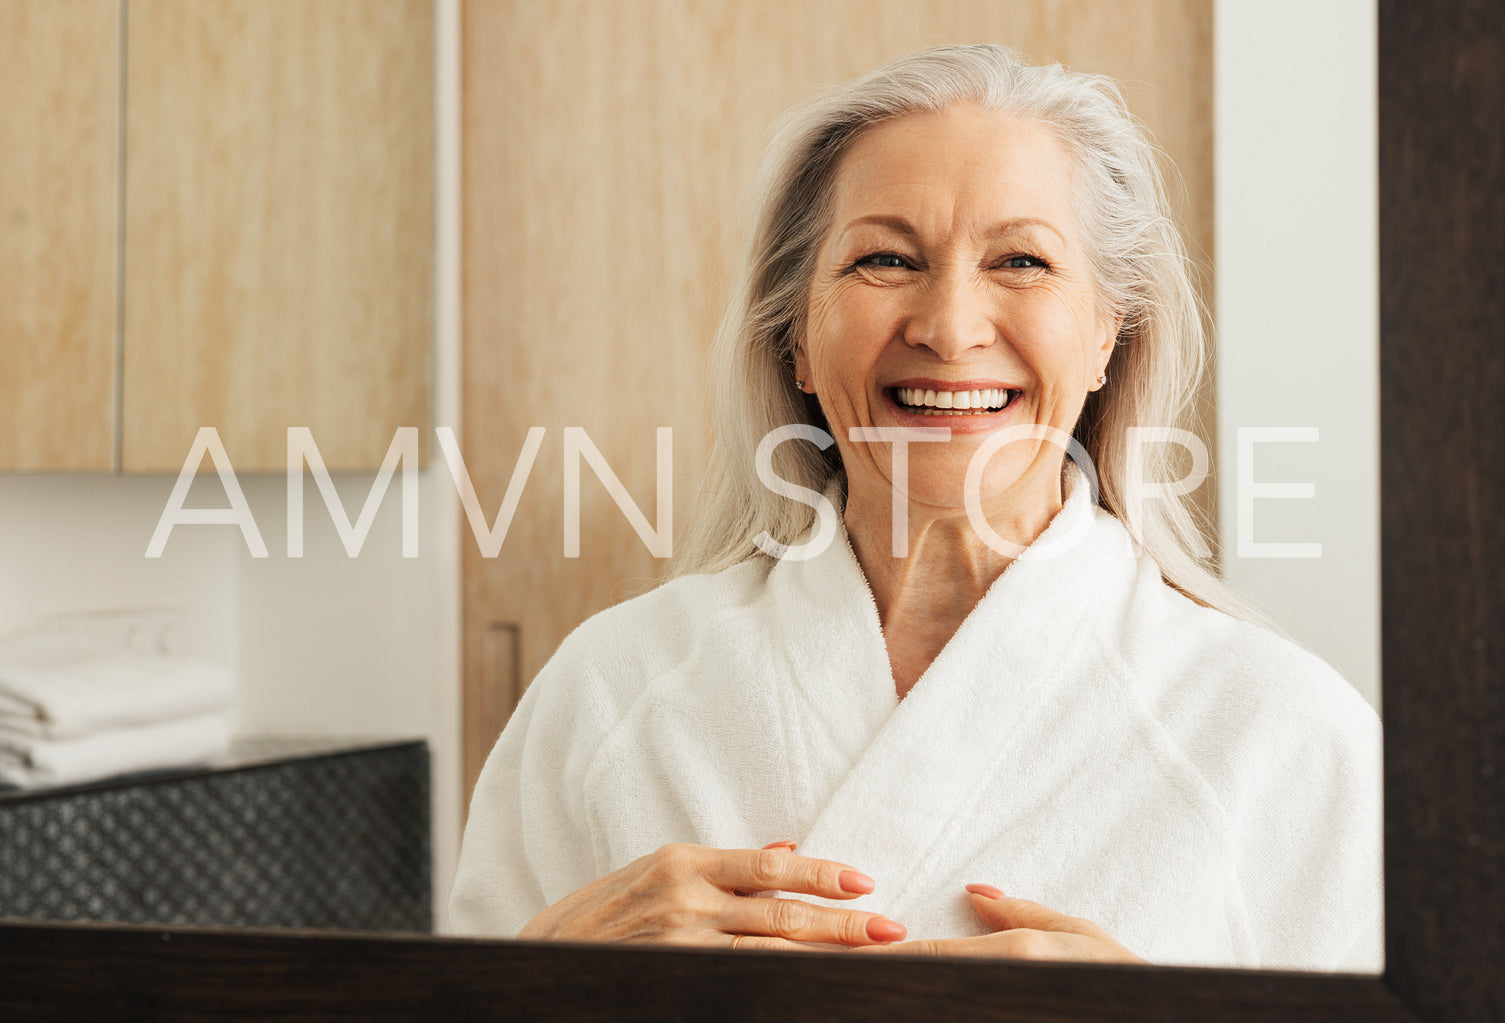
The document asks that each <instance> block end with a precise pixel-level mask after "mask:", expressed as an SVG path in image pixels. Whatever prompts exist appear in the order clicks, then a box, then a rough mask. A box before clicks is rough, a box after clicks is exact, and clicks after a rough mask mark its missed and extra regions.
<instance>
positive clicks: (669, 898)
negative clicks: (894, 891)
mask: <svg viewBox="0 0 1505 1023" xmlns="http://www.w3.org/2000/svg"><path fill="white" fill-rule="evenodd" d="M793 850H794V843H792V842H778V843H774V844H773V845H772V846H769V847H766V848H763V849H710V848H707V847H705V846H699V845H666V846H664V847H663V848H662V849H659V850H658V851H657V852H654V853H650V854H649V855H647V856H644V857H642V858H641V859H638V860H634V861H633V862H632V863H629V864H628V865H627V866H625V867H623V868H622V869H621V870H618V871H615V872H613V873H611V874H607V875H606V876H605V877H603V878H600V879H599V880H596V881H593V882H591V883H590V884H588V885H586V886H585V887H584V888H581V889H580V890H579V891H576V892H574V893H572V894H570V895H567V896H565V897H564V898H563V899H561V900H559V901H558V902H556V903H555V904H554V905H552V906H550V907H549V908H548V909H546V910H544V911H543V912H542V913H540V914H538V915H537V916H536V917H534V918H533V919H532V920H530V921H529V922H528V925H527V926H526V927H524V928H523V930H522V933H521V934H519V935H518V937H519V938H523V939H545V940H550V941H629V942H664V943H668V944H676V945H710V946H717V945H719V946H730V947H733V948H781V949H790V948H806V947H808V946H809V945H810V944H817V945H836V946H842V947H851V946H859V945H874V944H878V943H881V942H889V941H899V940H902V939H903V937H904V928H903V927H902V926H901V925H899V924H897V923H895V922H894V921H892V920H889V919H887V918H886V917H882V916H879V915H878V914H876V913H863V912H859V911H857V910H850V909H833V908H830V907H826V906H816V905H813V904H811V903H808V902H803V901H800V900H797V899H778V898H763V899H759V898H746V897H745V896H748V895H753V894H756V893H758V892H773V891H782V892H800V893H803V894H806V895H819V896H822V897H824V898H828V899H854V898H856V897H857V896H859V895H866V894H867V893H869V892H871V891H872V890H873V880H872V878H870V877H867V876H866V875H864V874H862V873H860V872H858V871H856V870H853V869H852V868H851V867H848V866H846V865H845V864H841V863H835V862H832V861H831V860H819V859H810V858H807V857H804V856H797V855H795V853H794V851H793Z"/></svg>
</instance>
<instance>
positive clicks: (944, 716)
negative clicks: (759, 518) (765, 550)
mask: <svg viewBox="0 0 1505 1023" xmlns="http://www.w3.org/2000/svg"><path fill="white" fill-rule="evenodd" d="M1066 489H1067V493H1066V500H1065V503H1064V506H1063V508H1062V510H1061V511H1060V512H1059V513H1057V515H1056V517H1055V518H1054V519H1053V520H1052V521H1051V523H1050V525H1049V527H1048V528H1047V529H1046V530H1045V532H1044V533H1043V534H1041V536H1040V537H1039V538H1038V539H1037V540H1036V541H1035V543H1034V544H1032V545H1031V546H1030V547H1029V548H1028V549H1026V551H1025V552H1024V553H1023V554H1021V556H1020V557H1019V558H1016V559H1015V560H1014V562H1013V563H1011V564H1010V565H1009V567H1008V568H1007V569H1006V570H1005V571H1004V572H1003V574H1002V575H1000V576H999V578H998V579H997V580H995V581H994V583H993V584H992V586H991V587H990V588H989V589H988V591H987V592H986V594H984V596H983V598H982V600H981V601H979V603H978V605H977V607H976V608H974V609H973V611H972V612H971V614H969V615H968V616H967V618H966V620H965V621H963V622H962V625H961V627H960V628H959V629H958V630H957V633H956V635H954V636H953V637H952V638H951V640H950V641H949V642H948V643H947V644H946V646H945V648H944V649H942V651H941V653H940V654H939V655H938V656H937V657H936V659H935V661H934V662H933V663H932V664H931V666H930V667H929V668H928V669H926V671H925V672H924V674H923V675H921V677H920V679H919V680H918V682H917V683H916V684H915V686H914V688H913V689H912V690H911V691H910V692H909V694H908V695H907V696H906V697H905V699H904V700H903V701H902V702H901V701H900V700H899V699H898V696H897V692H896V689H895V686H894V681H893V674H892V670H891V668H890V666H889V662H888V651H887V647H886V646H885V644H884V640H883V633H882V628H881V625H880V623H879V619H878V608H877V604H876V602H875V600H874V598H873V594H872V590H871V589H870V587H869V586H868V583H867V579H866V577H865V576H864V575H863V573H862V569H861V566H860V565H859V564H858V562H857V559H856V557H855V555H854V554H853V551H852V547H851V544H850V542H849V540H848V538H847V536H846V531H845V529H839V530H838V533H837V537H836V539H835V540H834V541H833V542H832V543H831V545H830V547H828V548H827V549H826V551H825V552H823V553H822V554H820V555H818V556H816V557H813V558H810V559H808V560H805V561H792V560H785V561H782V562H779V563H778V564H777V565H775V566H774V568H773V569H772V570H771V572H770V575H769V596H770V597H771V598H772V605H773V608H774V609H775V613H776V614H777V615H778V616H779V619H780V622H779V631H780V632H781V633H782V634H783V636H784V637H785V641H786V642H785V644H783V645H784V649H786V650H791V651H799V650H807V651H809V650H820V649H822V648H824V647H826V646H828V645H829V643H830V642H831V637H833V636H840V637H844V638H845V642H846V643H849V644H850V647H849V656H847V657H845V658H837V659H836V662H837V663H807V662H802V661H801V660H800V659H798V658H791V659H790V661H789V664H788V670H789V671H791V672H792V674H793V675H794V678H795V682H796V686H795V688H796V690H797V691H798V692H800V693H801V695H802V696H803V698H804V700H806V701H808V704H809V706H808V707H807V708H806V710H807V712H813V713H814V714H815V715H816V717H817V719H818V720H824V721H844V722H845V723H846V725H847V727H846V728H845V731H844V732H843V729H842V728H841V727H839V726H838V727H837V728H835V729H833V731H834V732H835V733H836V734H844V735H845V744H846V745H847V746H848V747H849V748H850V750H851V752H852V754H853V760H852V761H851V767H850V769H849V770H848V771H847V772H846V774H845V776H844V777H841V778H839V779H836V780H835V782H836V784H835V788H834V790H830V784H831V783H830V782H827V783H826V787H827V789H828V791H825V792H820V791H812V792H810V793H809V796H810V797H811V798H812V799H813V805H815V806H817V807H819V808H820V809H819V810H818V813H817V816H816V819H815V821H814V824H813V826H812V827H811V828H810V830H809V832H808V834H807V835H805V836H804V837H803V840H802V841H801V847H800V851H801V852H803V853H805V854H807V855H811V856H830V857H833V858H837V859H839V858H840V857H841V855H842V850H850V849H853V848H860V849H863V850H864V851H865V852H864V856H865V859H864V865H863V867H864V869H865V870H867V871H868V872H869V873H872V874H873V875H874V876H878V877H883V878H884V879H885V882H886V886H887V887H888V891H887V892H885V893H884V894H885V895H886V896H887V897H885V898H884V899H882V901H883V902H884V903H885V904H886V905H887V907H888V911H889V912H891V913H892V912H902V910H903V908H904V903H905V896H906V890H907V889H908V888H910V886H911V884H910V883H911V882H917V883H918V882H919V881H921V880H922V879H924V878H926V877H927V873H928V869H927V868H928V867H929V866H930V864H929V860H930V855H931V853H932V851H933V850H935V849H942V848H945V847H946V846H947V845H948V838H949V837H950V832H952V831H956V830H958V829H961V830H963V831H965V830H967V829H969V828H971V827H972V826H973V822H972V821H971V820H969V803H970V802H972V801H974V800H975V793H976V792H977V791H978V790H979V789H980V788H981V786H982V782H983V780H984V779H985V778H987V777H989V776H992V775H994V774H995V773H996V772H997V770H998V767H999V764H1000V763H1001V762H1004V761H1006V760H1007V758H1008V757H1011V756H1027V755H1028V752H1027V751H1025V750H1018V749H1014V748H1012V744H1011V738H1012V735H1011V732H1012V729H1011V727H1010V726H1011V722H1013V721H1017V720H1019V719H1020V718H1021V717H1022V716H1024V715H1028V714H1030V713H1032V711H1033V710H1034V709H1035V708H1036V707H1038V706H1040V705H1041V704H1042V703H1043V702H1045V701H1047V700H1050V699H1051V697H1052V696H1053V695H1056V694H1058V693H1059V692H1061V690H1062V687H1063V686H1064V685H1065V684H1066V683H1067V681H1068V680H1072V682H1073V684H1078V685H1079V684H1081V681H1080V680H1082V679H1083V678H1089V679H1090V678H1091V676H1092V672H1091V670H1090V669H1088V670H1085V671H1084V667H1085V666H1084V664H1083V661H1084V659H1087V660H1091V659H1095V658H1098V657H1101V656H1102V651H1103V650H1104V641H1103V636H1104V635H1105V634H1106V633H1108V632H1109V631H1110V630H1111V623H1112V621H1113V620H1114V619H1115V618H1118V617H1119V616H1121V615H1122V613H1123V611H1124V609H1125V608H1126V607H1127V605H1128V603H1129V600H1130V596H1131V591H1132V588H1133V581H1134V575H1135V570H1136V561H1135V559H1134V557H1133V554H1132V548H1131V545H1130V542H1129V537H1128V534H1127V533H1126V532H1125V531H1124V529H1123V527H1122V526H1121V525H1120V524H1119V522H1118V520H1117V519H1115V518H1114V517H1113V516H1111V515H1109V514H1108V513H1107V512H1105V511H1103V510H1101V509H1100V508H1097V507H1096V506H1095V505H1094V504H1093V503H1092V500H1091V496H1090V488H1089V487H1088V486H1087V485H1086V483H1085V480H1084V479H1083V478H1082V476H1081V474H1080V473H1079V472H1077V471H1076V470H1075V468H1074V467H1072V469H1071V470H1070V471H1069V473H1068V476H1067V480H1066ZM791 770H792V771H795V772H796V773H798V770H799V765H798V764H792V765H791ZM806 781H807V782H809V781H814V783H815V784H818V780H811V779H806ZM798 784H799V779H796V785H797V786H798ZM895 884H898V886H899V887H897V888H896V887H893V886H894V885H895Z"/></svg>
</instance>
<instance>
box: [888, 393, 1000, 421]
mask: <svg viewBox="0 0 1505 1023" xmlns="http://www.w3.org/2000/svg"><path fill="white" fill-rule="evenodd" d="M1009 393H1010V392H1009V391H1008V390H1007V389H1006V388H1002V387H992V388H988V389H986V390H981V391H932V390H927V389H925V388H920V387H899V388H896V389H895V390H894V397H896V398H897V399H898V400H899V402H900V404H903V405H908V406H909V407H911V408H919V409H922V411H923V414H924V415H938V414H939V415H954V414H955V413H957V412H960V411H969V410H976V411H982V410H986V409H998V408H1002V407H1003V406H1004V405H1005V404H1006V403H1007V402H1008V400H1009Z"/></svg>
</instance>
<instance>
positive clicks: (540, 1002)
mask: <svg viewBox="0 0 1505 1023" xmlns="http://www.w3.org/2000/svg"><path fill="white" fill-rule="evenodd" d="M1502 73H1505V7H1502V6H1501V5H1500V4H1499V2H1498V0H1467V2H1459V3H1454V4H1448V5H1431V4H1418V3H1415V2H1413V0H1381V2H1380V4H1379V110H1380V273H1381V284H1382V287H1381V296H1382V298H1381V353H1380V379H1381V384H1380V392H1381V393H1380V400H1381V409H1382V416H1381V479H1382V483H1381V494H1382V507H1383V520H1382V542H1381V547H1382V559H1383V560H1382V565H1381V572H1382V580H1383V581H1382V599H1383V608H1384V611H1383V623H1384V651H1383V667H1384V681H1385V689H1384V710H1385V875H1386V889H1385V910H1386V929H1385V931H1386V933H1385V945H1386V967H1385V972H1384V974H1383V975H1382V976H1379V977H1369V976H1346V975H1344V976H1326V975H1320V974H1300V973H1261V972H1248V971H1239V970H1206V969H1176V968H1154V969H1146V968H1141V967H1122V966H1089V965H1077V964H1065V963H1063V964H1038V965H1023V964H1010V963H1000V962H997V961H984V960H956V959H952V960H925V959H919V958H914V959H888V958H884V959H876V958H867V957H861V956H843V955H788V954H775V953H742V954H732V953H722V952H707V951H698V950H668V949H653V948H641V947H635V948H628V947H617V946H566V945H542V944H524V943H508V942H482V941H466V940H460V939H437V940H436V939H431V938H423V939H419V938H412V937H407V938H400V937H383V936H364V935H329V934H288V933H286V932H282V933H270V932H260V933H252V932H234V931H222V930H206V929H188V928H168V929H164V928H150V927H116V926H105V925H64V924H24V925H11V926H3V927H0V963H3V964H4V970H3V976H4V980H3V983H0V1018H3V1019H16V1020H23V1019H34V1018H47V1019H71V1018H87V1019H117V1018H130V1019H216V1020H218V1019H231V1018H244V1019H271V1018H277V1019H279V1020H301V1019H350V1020H372V1019H385V1018H422V1019H435V1020H454V1019H470V1018H483V1017H492V1016H507V1017H512V1016H522V1017H525V1018H549V1019H731V1018H738V1019H765V1018H766V1019H778V1020H787V1019H798V1018H807V1017H809V1018H822V1019H848V1018H855V1019H869V1018H873V1019H877V1018H881V1019H884V1020H887V1021H898V1020H907V1019H916V1020H921V1019H935V1018H942V1017H944V1018H955V1019H967V1020H1039V1019H1044V1018H1049V1019H1052V1020H1125V1021H1129V1020H1133V1021H1139V1020H1150V1019H1154V1020H1198V1021H1202V1020H1256V1019H1258V1020H1275V1019H1280V1020H1294V1019H1301V1020H1364V1021H1382V1020H1449V1021H1451V1020H1501V1019H1505V798H1502V793H1501V788H1500V778H1501V777H1505V762H1501V760H1502V758H1501V755H1502V754H1505V656H1502V655H1505V543H1502V540H1505V529H1502V528H1501V527H1500V526H1499V525H1498V520H1497V516H1499V515H1501V514H1505V513H1502V509H1505V482H1502V481H1505V473H1502V471H1501V469H1500V466H1499V459H1497V458H1496V457H1495V456H1497V455H1500V456H1505V326H1502V325H1505V194H1502V187H1501V185H1502V182H1505V77H1502ZM1321 101H1322V97H1320V96H1314V97H1313V102H1318V103H1320V102H1321ZM1270 258H1271V261H1272V273H1279V274H1286V273H1320V272H1321V267H1322V265H1323V264H1324V263H1325V262H1326V261H1329V260H1333V259H1342V258H1344V254H1343V253H1341V252H1322V253H1307V252H1272V253H1271V254H1270ZM1293 371H1294V372H1299V371H1300V367H1293ZM1334 386H1342V382H1341V381H1337V382H1335V383H1334ZM0 869H3V866H0ZM1292 911H1293V912H1300V907H1295V906H1293V907H1292Z"/></svg>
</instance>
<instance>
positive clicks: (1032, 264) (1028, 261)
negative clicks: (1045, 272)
mask: <svg viewBox="0 0 1505 1023" xmlns="http://www.w3.org/2000/svg"><path fill="white" fill-rule="evenodd" d="M1003 266H1004V267H1005V268H1006V269H1009V270H1034V269H1036V268H1039V267H1044V266H1045V260H1043V259H1041V258H1040V257H1039V256H1023V255H1021V256H1009V257H1008V258H1007V259H1005V260H1004V261H1003Z"/></svg>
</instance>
